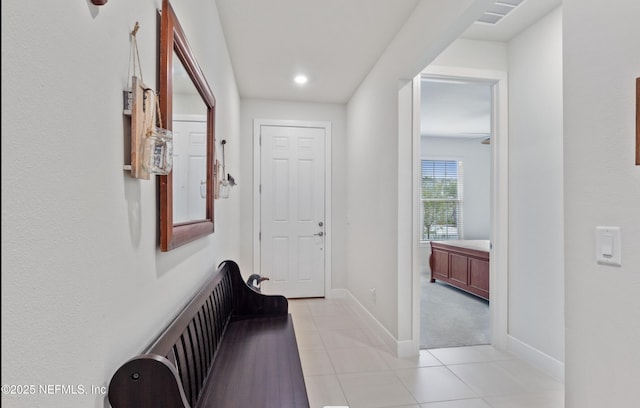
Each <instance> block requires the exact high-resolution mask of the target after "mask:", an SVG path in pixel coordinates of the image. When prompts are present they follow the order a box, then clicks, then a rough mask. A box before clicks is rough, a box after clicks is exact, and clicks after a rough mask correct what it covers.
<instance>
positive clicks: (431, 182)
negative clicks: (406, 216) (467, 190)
mask: <svg viewBox="0 0 640 408" xmlns="http://www.w3.org/2000/svg"><path fill="white" fill-rule="evenodd" d="M421 164H422V166H421V167H422V189H421V190H422V191H421V204H422V211H421V218H422V223H421V224H422V237H421V239H422V240H423V241H432V240H433V241H437V240H451V239H461V238H462V198H463V165H462V162H461V161H458V160H422V163H421Z"/></svg>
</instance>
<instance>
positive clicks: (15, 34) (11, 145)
mask: <svg viewBox="0 0 640 408" xmlns="http://www.w3.org/2000/svg"><path fill="white" fill-rule="evenodd" d="M173 3H174V8H175V11H176V14H177V15H178V18H179V19H180V20H181V22H182V24H183V25H184V26H185V31H186V34H187V37H188V38H189V41H190V43H191V45H192V48H193V49H194V52H195V55H196V56H197V57H198V58H199V62H200V65H201V66H202V68H203V70H204V72H205V75H206V76H207V78H208V80H209V83H210V85H211V87H212V88H213V90H214V93H215V94H216V98H217V100H218V104H219V108H218V112H217V113H218V121H217V130H218V132H219V133H221V134H224V135H225V138H227V139H230V140H231V141H232V142H231V143H230V145H233V143H234V141H237V137H238V123H239V98H238V94H237V90H236V88H235V80H234V78H233V73H232V70H231V64H230V61H229V57H228V54H227V50H226V46H225V44H224V39H223V36H222V31H221V29H220V26H219V24H218V16H217V11H216V8H215V4H214V3H213V2H211V1H205V0H198V1H195V2H194V1H184V0H176V1H174V2H173ZM160 5H161V2H160V0H155V1H151V0H145V1H135V2H118V1H111V2H109V3H107V4H106V5H105V6H103V7H99V8H98V7H94V6H93V5H92V4H91V3H90V2H88V1H74V2H22V1H15V0H12V1H4V2H2V101H3V105H2V134H3V136H2V250H3V256H2V381H3V384H34V385H50V384H53V385H55V384H57V385H67V386H71V385H75V386H76V388H75V391H76V392H77V391H78V388H77V385H83V386H84V387H85V390H86V391H87V394H86V395H77V394H76V395H73V394H69V393H68V392H71V391H72V389H70V388H67V389H66V391H67V392H64V391H62V390H61V389H60V390H58V391H56V390H55V389H53V391H52V392H53V394H49V393H40V392H37V393H36V395H30V396H17V395H2V403H3V405H5V403H6V404H7V406H11V407H34V406H40V407H45V406H46V407H53V408H55V407H61V408H62V407H65V408H68V407H83V408H86V407H103V406H104V397H105V396H104V395H102V394H101V393H97V394H92V393H91V388H90V387H91V386H96V387H100V386H102V387H103V386H106V385H107V384H108V381H109V379H110V377H111V375H112V373H113V372H114V371H115V369H116V368H117V367H118V366H119V365H120V364H122V363H123V362H124V361H126V360H127V359H128V358H130V357H132V356H133V355H134V354H136V353H138V352H140V351H141V350H142V349H143V348H144V347H145V346H146V345H147V343H148V342H149V341H150V340H152V339H153V337H154V336H155V335H156V334H157V333H158V331H159V330H160V329H161V328H162V327H163V325H164V324H165V323H166V322H168V321H169V320H170V319H171V317H172V316H173V315H174V314H175V312H176V310H177V309H178V307H179V306H181V305H182V304H184V303H185V301H186V300H187V298H188V297H189V296H190V295H191V294H192V293H193V291H194V290H195V288H196V287H197V286H198V285H199V284H200V282H202V281H203V280H204V278H205V274H206V273H207V272H208V271H209V270H211V269H212V268H215V266H216V264H217V263H218V262H219V261H221V260H223V259H224V258H229V257H235V256H236V252H237V246H238V245H237V242H238V237H237V234H236V232H234V231H236V230H237V229H235V228H232V227H233V226H234V224H236V223H237V219H238V214H237V211H236V210H235V208H237V203H235V202H234V200H235V199H234V198H233V197H232V198H230V199H229V200H228V201H226V202H223V201H219V202H217V203H216V222H217V230H216V233H215V234H213V235H211V236H208V237H206V238H203V239H200V240H198V241H196V242H194V243H192V244H189V245H186V246H184V247H181V248H179V249H176V250H174V251H171V252H169V253H160V252H159V251H158V237H157V222H158V215H157V198H156V182H155V180H151V181H140V180H134V179H131V178H130V177H129V175H128V174H127V173H126V172H124V171H123V170H122V165H123V162H124V158H123V157H124V141H123V132H124V125H125V122H126V121H125V120H124V118H123V116H122V90H123V89H124V88H125V86H126V83H127V70H128V64H129V52H130V51H129V50H130V48H129V31H130V30H131V29H132V28H133V26H134V24H135V22H136V21H139V23H140V26H141V28H140V31H139V32H138V43H139V47H140V57H141V59H142V61H141V62H142V67H143V69H144V71H143V77H144V80H145V82H146V83H147V84H155V82H156V80H155V79H156V69H157V59H158V55H157V54H156V49H157V37H156V36H157V34H156V9H157V8H158V7H160ZM187 27H188V28H187ZM228 160H229V162H230V163H232V164H231V168H234V166H236V165H237V161H235V159H234V158H228ZM234 161H235V163H234Z"/></svg>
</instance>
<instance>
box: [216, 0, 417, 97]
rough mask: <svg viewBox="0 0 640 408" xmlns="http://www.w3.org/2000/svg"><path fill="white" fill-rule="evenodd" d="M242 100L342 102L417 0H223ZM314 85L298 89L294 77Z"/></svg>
mask: <svg viewBox="0 0 640 408" xmlns="http://www.w3.org/2000/svg"><path fill="white" fill-rule="evenodd" d="M217 4H218V10H219V13H220V20H221V22H222V28H223V30H224V35H225V39H226V41H227V46H228V48H229V53H230V55H231V62H232V64H233V69H234V73H235V75H236V81H237V83H238V88H239V91H240V95H241V96H242V97H243V98H265V99H284V100H302V101H313V102H335V103H344V102H347V101H348V100H349V98H350V97H351V95H352V94H353V93H354V91H355V89H356V88H357V86H358V85H359V84H360V82H361V81H362V80H363V79H364V77H365V76H366V75H367V73H368V72H369V70H370V69H371V68H372V67H373V65H374V64H375V63H376V61H377V60H378V58H379V57H380V55H381V54H382V52H383V51H384V49H385V48H386V46H387V45H388V44H389V43H390V42H391V40H392V39H393V38H394V36H395V35H396V33H397V32H398V31H399V30H400V28H401V27H402V26H403V25H404V23H405V21H406V20H407V18H408V17H409V16H410V15H411V13H412V12H413V10H414V8H415V7H416V5H417V4H418V0H269V1H264V0H217ZM298 73H304V74H306V75H307V76H308V77H309V82H308V83H307V84H306V85H305V86H303V87H298V86H295V84H294V83H293V77H294V76H295V75H296V74H298Z"/></svg>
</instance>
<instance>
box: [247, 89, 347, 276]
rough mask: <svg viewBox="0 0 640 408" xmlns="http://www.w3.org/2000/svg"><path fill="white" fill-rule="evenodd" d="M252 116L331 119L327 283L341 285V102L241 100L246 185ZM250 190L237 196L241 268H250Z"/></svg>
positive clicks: (250, 162) (250, 180)
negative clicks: (330, 216)
mask: <svg viewBox="0 0 640 408" xmlns="http://www.w3.org/2000/svg"><path fill="white" fill-rule="evenodd" d="M255 119H278V120H298V121H313V122H331V136H332V137H331V139H332V140H331V163H330V165H331V170H332V171H331V174H332V180H331V188H332V190H333V191H332V192H331V198H332V202H331V206H332V209H331V215H332V220H331V227H332V234H331V235H332V236H331V244H332V248H331V258H332V259H331V260H330V262H331V271H332V276H331V284H332V287H333V288H344V287H345V282H346V266H345V257H346V253H345V246H346V244H345V228H346V227H345V205H346V200H345V190H346V188H347V186H346V182H345V171H346V169H345V155H346V152H345V141H346V106H345V105H342V104H327V103H304V102H286V101H270V100H263V99H243V100H242V102H241V114H240V134H241V142H240V150H241V155H242V157H244V158H245V160H243V161H242V163H241V169H240V179H241V180H242V183H243V184H244V185H247V186H253V165H254V163H253V160H249V158H250V157H253V121H254V120H255ZM252 204H253V190H252V189H251V188H250V189H245V190H243V193H242V196H241V198H240V212H241V214H242V217H241V220H242V222H241V224H240V229H241V232H240V233H241V235H242V243H243V245H242V247H241V254H240V260H241V268H243V269H244V270H245V271H249V270H250V269H252V268H253V237H254V235H253V233H254V232H253V206H252Z"/></svg>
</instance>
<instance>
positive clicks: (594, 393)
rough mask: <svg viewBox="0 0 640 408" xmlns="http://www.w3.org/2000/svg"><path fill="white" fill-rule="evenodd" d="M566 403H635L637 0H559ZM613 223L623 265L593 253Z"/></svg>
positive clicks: (638, 379)
mask: <svg viewBox="0 0 640 408" xmlns="http://www.w3.org/2000/svg"><path fill="white" fill-rule="evenodd" d="M563 10H564V112H565V114H564V163H565V166H564V178H565V180H564V181H565V183H564V189H565V211H564V212H565V237H566V239H565V247H564V248H565V279H566V281H565V282H566V353H567V357H566V360H567V369H566V407H567V408H599V407H632V406H637V404H638V401H640V387H638V384H639V383H640V352H638V345H639V344H640V296H639V295H638V294H639V293H640V251H639V249H640V166H635V165H634V151H635V130H634V128H635V120H636V119H635V109H636V99H635V98H636V95H635V80H636V78H637V77H639V76H640V52H638V50H639V48H638V39H639V38H640V24H638V21H640V2H638V1H636V0H615V1H611V2H607V5H606V7H603V5H602V4H598V2H589V1H583V0H564V5H563ZM596 226H619V227H620V228H621V235H622V247H621V249H622V267H611V266H604V265H598V264H597V263H596V261H595V227H596Z"/></svg>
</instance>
